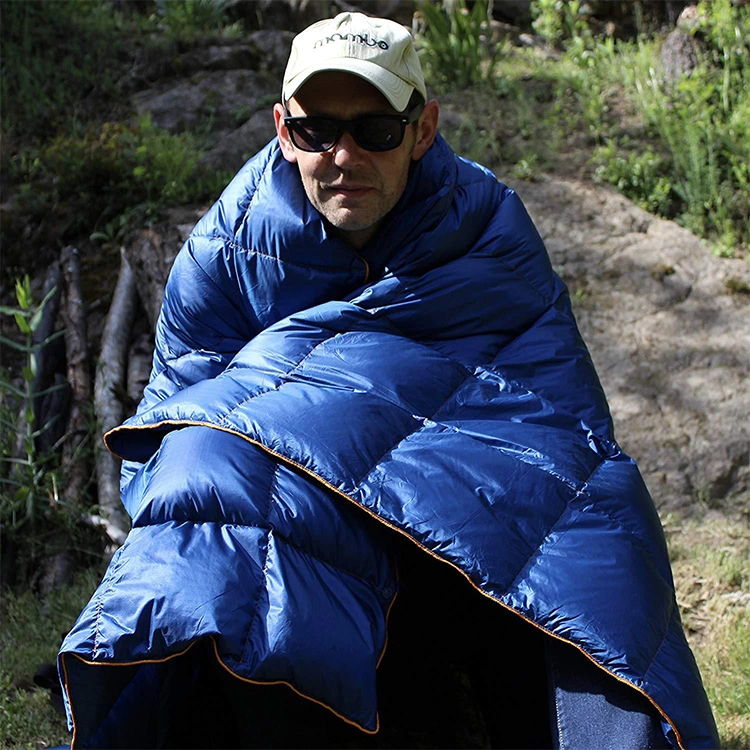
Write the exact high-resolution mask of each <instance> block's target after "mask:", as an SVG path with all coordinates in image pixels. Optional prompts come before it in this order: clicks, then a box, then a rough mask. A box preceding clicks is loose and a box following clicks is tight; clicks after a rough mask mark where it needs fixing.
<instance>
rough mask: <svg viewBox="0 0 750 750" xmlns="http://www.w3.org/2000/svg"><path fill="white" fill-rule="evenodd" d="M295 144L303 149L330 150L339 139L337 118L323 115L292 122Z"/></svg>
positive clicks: (291, 128) (291, 129)
mask: <svg viewBox="0 0 750 750" xmlns="http://www.w3.org/2000/svg"><path fill="white" fill-rule="evenodd" d="M289 129H290V131H291V135H292V140H293V141H294V145H295V146H296V147H297V148H299V149H302V150H303V151H328V149H329V148H331V146H333V144H334V143H336V141H337V140H338V134H339V133H338V127H337V124H336V121H335V120H328V119H325V118H322V117H306V118H305V119H304V122H302V121H297V122H292V123H290V128H289Z"/></svg>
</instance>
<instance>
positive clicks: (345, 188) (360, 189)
mask: <svg viewBox="0 0 750 750" xmlns="http://www.w3.org/2000/svg"><path fill="white" fill-rule="evenodd" d="M323 189H324V190H328V191H330V192H332V193H340V194H341V195H349V196H353V197H354V196H358V195H364V194H365V193H366V192H368V191H370V190H372V188H371V187H369V185H349V184H334V185H326V186H324V188H323Z"/></svg>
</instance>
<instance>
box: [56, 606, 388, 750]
mask: <svg viewBox="0 0 750 750" xmlns="http://www.w3.org/2000/svg"><path fill="white" fill-rule="evenodd" d="M394 599H395V597H394ZM391 606H393V605H392V604H391ZM388 612H389V613H390V607H389V608H388ZM209 638H210V640H211V643H212V644H213V647H214V655H215V656H216V660H217V661H218V663H219V665H220V666H222V667H223V668H224V669H225V670H226V671H227V672H229V674H231V675H232V677H235V678H236V679H238V680H241V681H242V682H247V683H250V684H251V685H286V687H288V688H289V689H290V690H292V691H293V692H294V693H296V694H297V695H299V696H300V698H304V699H305V700H308V701H311V702H312V703H315V704H317V705H318V706H321V707H322V708H325V709H327V710H328V711H330V712H331V713H332V714H333V715H334V716H336V717H337V718H339V719H341V720H342V721H344V722H346V723H347V724H350V725H351V726H353V727H356V728H357V729H359V730H360V731H361V732H364V733H365V734H377V733H378V732H379V731H380V716H379V714H377V713H376V714H375V729H366V728H365V727H363V726H361V725H360V724H357V722H355V721H352V720H351V719H347V718H346V716H343V715H342V714H340V713H339V712H338V711H335V710H334V709H333V708H332V707H331V706H329V705H328V704H327V703H323V702H322V701H319V700H318V699H317V698H313V697H311V696H309V695H305V693H303V692H301V691H300V690H298V689H297V688H296V687H294V685H292V684H291V683H290V682H287V681H286V680H251V679H249V678H248V677H242V676H241V675H238V674H237V673H236V672H233V671H232V670H231V669H230V668H229V667H228V666H227V665H226V664H225V663H224V662H223V661H222V659H221V656H219V647H218V644H217V642H216V637H215V636H209ZM386 640H387V634H386ZM199 641H200V639H198V640H196V641H193V642H192V643H191V644H190V645H189V646H188V647H187V648H186V649H184V650H182V651H180V652H179V653H177V654H170V655H169V656H165V657H164V658H163V659H140V660H138V661H127V662H124V661H119V662H112V661H109V662H107V661H89V660H88V659H84V658H83V657H82V656H79V655H78V654H70V655H71V656H74V657H75V658H76V659H78V661H80V662H83V663H84V664H86V665H88V666H90V667H138V666H143V665H144V664H163V663H164V662H167V661H170V660H171V659H176V658H178V657H180V656H184V655H185V654H186V653H187V652H188V651H190V649H191V648H193V646H195V645H196V643H199ZM384 653H385V646H384V647H383V651H382V652H381V655H380V658H381V659H382V658H383V654H384ZM66 656H68V654H62V655H61V657H60V661H61V663H62V667H63V675H64V679H65V684H64V685H63V688H64V690H65V692H66V693H67V695H68V704H69V706H70V718H71V720H72V722H73V737H72V740H71V750H75V746H76V729H77V727H76V720H75V711H74V710H73V701H72V699H71V696H70V693H69V692H68V669H67V666H66V664H65V657H66ZM378 665H380V659H378Z"/></svg>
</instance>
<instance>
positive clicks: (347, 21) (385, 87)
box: [281, 13, 427, 112]
mask: <svg viewBox="0 0 750 750" xmlns="http://www.w3.org/2000/svg"><path fill="white" fill-rule="evenodd" d="M324 70H341V71H344V72H346V73H353V74H354V75H356V76H359V77H360V78H364V79H365V80H366V81H368V82H369V83H371V84H372V85H373V86H375V87H376V88H377V89H378V90H379V91H380V92H381V93H382V94H383V96H385V98H386V99H388V101H389V102H390V103H391V105H392V106H393V108H394V109H395V110H396V111H397V112H403V111H404V110H405V109H406V106H407V104H408V103H409V98H410V97H411V95H412V93H413V91H414V90H415V89H416V90H417V91H419V93H420V94H421V95H422V96H423V97H424V98H425V99H427V90H426V88H425V85H424V77H423V75H422V66H421V65H420V63H419V58H418V57H417V51H416V49H415V48H414V41H413V40H412V37H411V33H410V32H409V30H408V29H407V28H406V27H405V26H402V25H401V24H399V23H396V22H395V21H389V20H388V19H386V18H371V17H369V16H366V15H364V14H363V13H339V14H338V15H337V16H336V17H335V18H328V19H326V20H325V21H318V22H317V23H314V24H313V25H312V26H308V28H306V29H305V30H304V31H302V32H300V33H299V34H297V36H296V37H295V38H294V41H293V42H292V51H291V53H290V55H289V62H288V63H287V66H286V71H285V72H284V85H283V88H282V93H281V95H282V98H283V100H284V101H285V102H286V101H288V100H289V99H291V98H292V97H293V96H294V94H295V93H296V92H297V91H299V89H300V87H301V86H302V84H303V83H304V82H305V81H307V79H308V78H310V76H312V75H314V74H315V73H320V72H322V71H324Z"/></svg>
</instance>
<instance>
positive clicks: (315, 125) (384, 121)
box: [284, 104, 424, 153]
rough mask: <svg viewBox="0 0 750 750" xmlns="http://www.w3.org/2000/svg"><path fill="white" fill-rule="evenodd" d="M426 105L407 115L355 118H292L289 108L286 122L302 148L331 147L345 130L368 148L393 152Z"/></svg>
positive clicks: (303, 149)
mask: <svg viewBox="0 0 750 750" xmlns="http://www.w3.org/2000/svg"><path fill="white" fill-rule="evenodd" d="M423 110H424V104H418V105H417V106H416V107H414V109H412V110H411V111H410V112H408V113H407V114H405V115H365V116H364V117H357V118H355V119H354V120H337V119H336V118H334V117H291V115H290V114H289V110H287V114H286V116H285V117H284V125H285V126H286V128H287V130H288V131H289V137H290V138H291V139H292V143H293V144H294V145H295V146H296V147H297V148H298V149H300V151H309V152H313V153H317V152H320V151H328V150H330V149H332V148H333V147H334V146H335V145H336V144H337V143H338V142H339V139H340V138H341V136H342V135H343V134H344V131H345V130H348V131H349V132H350V133H351V134H352V137H353V138H354V141H355V143H356V144H357V145H358V146H359V147H360V148H363V149H364V150H365V151H391V150H392V149H394V148H398V147H399V146H400V145H401V143H402V142H403V140H404V133H405V132H406V126H407V125H410V124H411V123H413V122H416V121H417V120H418V119H419V116H420V115H421V114H422V111H423Z"/></svg>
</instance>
